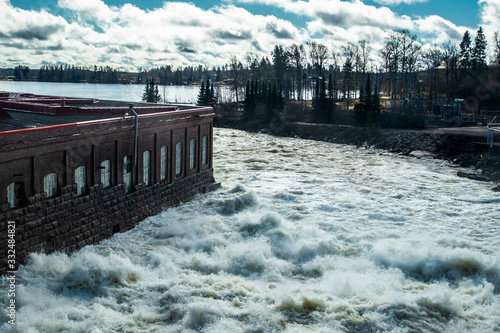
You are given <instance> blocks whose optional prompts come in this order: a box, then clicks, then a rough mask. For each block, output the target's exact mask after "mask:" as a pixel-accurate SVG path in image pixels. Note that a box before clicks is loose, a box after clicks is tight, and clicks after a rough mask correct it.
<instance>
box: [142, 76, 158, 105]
mask: <svg viewBox="0 0 500 333" xmlns="http://www.w3.org/2000/svg"><path fill="white" fill-rule="evenodd" d="M142 100H143V101H145V102H148V103H159V102H161V95H160V92H159V90H158V84H156V83H155V79H154V78H151V81H146V87H145V88H144V92H143V93H142Z"/></svg>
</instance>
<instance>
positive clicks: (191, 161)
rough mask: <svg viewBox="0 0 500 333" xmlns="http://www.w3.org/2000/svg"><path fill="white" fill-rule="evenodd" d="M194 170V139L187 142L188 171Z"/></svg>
mask: <svg viewBox="0 0 500 333" xmlns="http://www.w3.org/2000/svg"><path fill="white" fill-rule="evenodd" d="M195 168H196V139H191V140H189V170H193V169H195Z"/></svg>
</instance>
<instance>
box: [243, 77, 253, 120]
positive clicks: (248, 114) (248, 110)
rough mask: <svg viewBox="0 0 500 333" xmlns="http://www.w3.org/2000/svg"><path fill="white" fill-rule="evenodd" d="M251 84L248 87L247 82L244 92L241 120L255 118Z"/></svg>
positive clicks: (248, 82) (248, 83)
mask: <svg viewBox="0 0 500 333" xmlns="http://www.w3.org/2000/svg"><path fill="white" fill-rule="evenodd" d="M252 87H253V84H252V85H250V81H247V88H246V91H245V102H244V105H245V108H244V109H243V120H244V121H248V120H253V119H254V118H255V109H256V107H255V106H256V101H255V94H254V93H253V91H252Z"/></svg>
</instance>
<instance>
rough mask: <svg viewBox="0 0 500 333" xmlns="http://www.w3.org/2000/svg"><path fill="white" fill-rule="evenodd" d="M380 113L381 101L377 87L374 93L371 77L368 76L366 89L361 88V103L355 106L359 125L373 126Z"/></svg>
mask: <svg viewBox="0 0 500 333" xmlns="http://www.w3.org/2000/svg"><path fill="white" fill-rule="evenodd" d="M379 113H380V99H379V96H378V91H377V87H376V86H375V92H373V93H372V85H371V80H370V75H368V77H367V79H366V85H365V87H364V88H363V87H361V88H360V91H359V103H356V105H354V116H355V118H356V122H357V123H358V124H359V125H362V126H365V125H370V124H373V123H374V122H375V121H376V119H377V115H378V114H379Z"/></svg>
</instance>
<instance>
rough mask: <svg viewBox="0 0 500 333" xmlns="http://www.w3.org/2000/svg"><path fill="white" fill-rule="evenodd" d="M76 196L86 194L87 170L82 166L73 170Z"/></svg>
mask: <svg viewBox="0 0 500 333" xmlns="http://www.w3.org/2000/svg"><path fill="white" fill-rule="evenodd" d="M75 183H76V195H84V194H85V193H87V168H86V167H85V166H83V165H81V166H79V167H78V168H76V169H75Z"/></svg>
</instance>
